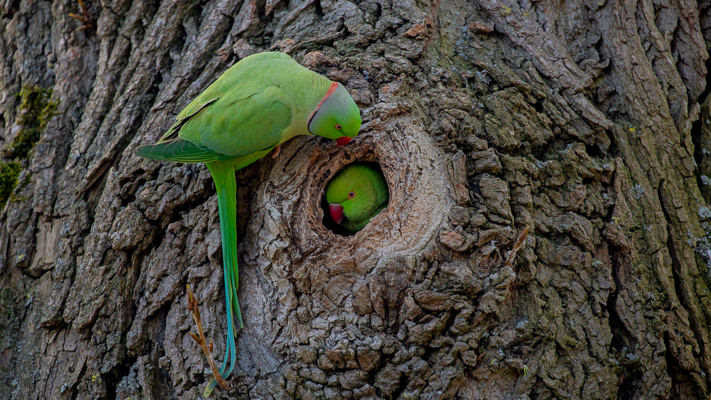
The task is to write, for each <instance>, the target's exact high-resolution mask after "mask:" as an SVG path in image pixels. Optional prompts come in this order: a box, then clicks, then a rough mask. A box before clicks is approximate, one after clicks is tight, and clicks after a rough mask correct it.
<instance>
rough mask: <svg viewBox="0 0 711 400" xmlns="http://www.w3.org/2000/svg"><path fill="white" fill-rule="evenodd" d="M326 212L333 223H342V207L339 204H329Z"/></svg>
mask: <svg viewBox="0 0 711 400" xmlns="http://www.w3.org/2000/svg"><path fill="white" fill-rule="evenodd" d="M328 212H329V213H330V214H331V218H333V221H334V222H335V223H337V224H340V223H341V222H343V207H342V206H341V205H340V204H329V205H328Z"/></svg>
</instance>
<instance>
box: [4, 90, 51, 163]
mask: <svg viewBox="0 0 711 400" xmlns="http://www.w3.org/2000/svg"><path fill="white" fill-rule="evenodd" d="M17 95H18V96H19V97H20V112H19V117H18V118H17V124H18V125H19V126H20V131H19V132H18V133H17V136H15V139H14V140H13V141H12V143H11V144H10V148H9V151H8V155H9V156H10V157H16V158H20V159H23V158H27V156H28V154H29V153H30V150H32V147H33V146H34V145H35V143H37V141H38V140H39V138H40V134H41V133H42V132H43V131H44V129H45V128H46V127H47V122H49V120H50V118H52V117H53V116H55V115H57V105H58V103H57V102H56V101H51V98H52V89H45V88H41V87H38V86H24V87H23V88H22V90H20V93H18V94H17Z"/></svg>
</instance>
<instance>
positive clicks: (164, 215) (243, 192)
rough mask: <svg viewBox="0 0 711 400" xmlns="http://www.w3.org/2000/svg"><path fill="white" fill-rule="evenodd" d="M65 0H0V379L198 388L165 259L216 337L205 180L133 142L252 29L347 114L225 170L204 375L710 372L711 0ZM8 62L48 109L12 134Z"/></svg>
mask: <svg viewBox="0 0 711 400" xmlns="http://www.w3.org/2000/svg"><path fill="white" fill-rule="evenodd" d="M84 4H85V5H86V14H85V15H87V16H88V17H89V19H87V20H85V21H84V22H81V21H79V20H77V19H76V18H73V17H71V16H70V15H69V14H70V13H74V14H82V10H81V8H80V4H79V2H76V1H73V0H57V1H53V2H48V1H19V0H3V1H2V2H1V4H0V18H1V21H2V22H1V24H0V33H1V34H0V115H1V118H0V132H2V134H1V135H0V147H1V148H2V149H3V153H2V154H3V156H2V162H3V163H5V165H10V164H11V163H15V164H13V165H19V166H20V169H21V171H20V173H19V176H17V177H16V178H15V179H14V180H13V181H12V182H10V179H9V178H7V177H5V178H2V179H5V182H4V183H3V182H0V183H3V184H5V183H8V182H10V183H9V185H10V187H14V189H13V191H12V194H11V195H10V196H9V200H8V201H7V203H6V204H4V205H3V208H2V212H1V214H0V223H1V226H0V327H1V329H2V332H1V334H0V398H10V399H65V398H66V399H114V398H115V399H129V398H130V399H139V398H143V399H173V398H175V399H195V398H198V397H200V396H201V394H202V390H203V388H204V386H205V384H206V383H207V380H208V379H209V377H210V373H209V370H208V369H207V363H206V361H205V359H204V357H203V355H202V353H201V351H200V348H199V347H198V346H197V345H196V344H195V343H194V342H193V340H192V339H191V337H190V335H189V333H190V332H191V331H194V324H193V322H192V319H191V316H190V314H189V312H188V311H187V308H186V297H185V286H186V284H189V285H190V286H191V287H192V288H193V290H194V291H195V293H196V295H197V298H198V299H199V301H200V310H201V314H202V316H203V323H204V325H205V327H206V331H207V336H208V337H209V338H211V339H212V340H213V341H214V346H215V351H214V352H215V354H217V356H218V359H219V360H220V361H221V357H222V354H223V351H224V335H225V332H226V326H225V315H224V313H225V311H224V289H223V284H222V268H221V262H222V260H221V252H220V235H219V224H218V217H217V201H216V196H215V194H214V187H213V184H212V181H211V179H210V176H209V174H208V172H207V169H206V168H205V167H204V166H203V165H186V164H173V163H159V162H155V161H146V160H143V159H141V158H139V157H138V156H136V155H134V153H133V151H134V150H135V149H136V147H137V146H138V145H140V144H145V143H149V142H152V141H154V140H155V139H156V138H158V137H159V135H160V134H161V133H162V132H163V131H164V130H165V129H166V128H167V127H168V126H170V124H171V121H172V120H173V119H174V117H175V116H176V114H177V113H178V112H179V111H180V110H181V109H182V107H184V106H185V105H186V104H187V103H188V102H189V101H190V100H191V99H192V98H193V97H194V96H196V95H197V94H198V93H199V92H200V91H201V90H202V89H204V88H205V87H207V85H208V84H209V83H211V82H212V81H213V80H214V79H216V78H217V77H218V76H219V75H220V74H221V73H222V72H223V71H224V70H226V69H227V68H228V67H229V66H230V65H232V64H233V63H234V62H236V61H237V60H239V59H240V58H243V57H245V56H247V55H249V54H251V53H253V52H257V51H265V50H280V51H285V52H288V53H290V54H291V55H292V56H293V57H295V58H296V59H297V60H298V61H299V62H301V63H302V64H304V65H306V66H307V67H309V68H311V69H313V70H315V71H318V72H320V73H323V74H324V75H326V76H328V77H329V78H331V79H333V80H336V81H339V82H342V83H343V84H344V85H346V87H347V88H348V89H349V90H350V91H351V93H352V95H353V97H354V98H355V99H356V101H357V103H358V104H359V106H360V107H361V110H362V113H363V119H364V124H363V129H362V132H361V136H359V137H358V138H357V140H355V141H353V142H352V143H351V144H349V145H348V146H346V147H344V148H338V147H336V146H335V144H334V143H331V142H328V141H326V140H322V139H319V138H316V137H301V138H298V139H295V140H293V141H291V142H289V143H288V144H286V145H285V146H284V147H283V148H282V151H281V154H280V155H279V156H278V157H277V158H276V159H272V158H271V157H267V158H265V159H263V160H261V161H259V162H257V163H255V164H254V165H252V166H250V167H248V168H246V169H245V170H243V171H240V172H239V173H238V182H239V189H238V215H239V217H238V237H239V238H240V242H239V250H240V251H239V254H240V278H241V281H240V293H239V297H240V303H241V304H242V306H243V312H244V316H245V324H246V327H245V329H244V330H242V331H240V332H239V338H238V348H239V353H238V366H237V368H236V371H235V373H234V374H233V376H232V377H231V378H230V383H231V384H232V389H231V390H230V391H220V390H216V391H215V393H214V395H213V397H214V398H218V399H219V398H250V399H283V398H303V399H318V398H328V399H335V398H344V399H351V398H354V399H359V398H383V399H416V398H420V399H453V398H460V399H549V398H560V399H616V398H617V399H656V398H659V399H668V398H675V399H692V398H696V399H702V398H710V397H711V334H710V333H709V328H710V327H711V293H710V292H709V282H710V281H711V278H710V277H711V275H710V274H711V210H710V209H709V208H708V206H707V203H708V202H709V201H710V200H711V96H710V95H709V92H710V91H709V85H708V83H707V80H706V78H707V64H706V62H707V59H708V53H707V46H708V45H709V43H711V2H709V1H702V2H701V3H700V4H697V3H696V2H695V1H693V0H692V1H686V0H679V1H665V0H655V1H650V0H640V1H624V0H622V1H612V0H608V1H606V0H602V1H585V2H584V1H580V0H574V1H569V2H532V1H528V0H522V1H502V2H499V1H491V0H421V1H410V0H394V1H390V0H372V1H371V0H367V1H361V2H351V1H346V0H316V1H314V0H301V1H288V0H266V1H261V0H244V1H241V0H218V1H153V2H148V1H143V0H120V1H115V2H110V1H90V0H85V1H84ZM82 24H84V26H83V28H85V29H78V28H80V27H82ZM28 88H47V89H51V93H52V95H51V101H52V102H55V103H56V105H57V107H56V110H55V112H53V113H51V114H50V115H48V116H47V117H48V120H47V121H46V126H44V125H42V124H39V125H37V126H40V127H41V132H40V135H39V140H38V141H37V142H36V143H35V144H34V147H33V149H32V151H31V152H29V153H28V154H27V155H26V156H18V153H16V152H15V153H13V151H11V150H10V149H11V148H12V146H13V143H17V141H18V140H20V139H21V136H22V134H23V132H25V130H26V126H25V125H26V124H27V122H26V121H25V122H23V121H24V120H23V118H22V116H23V115H30V114H27V113H29V112H30V109H29V107H30V106H29V105H27V104H25V103H24V102H23V97H22V95H19V96H18V95H17V94H18V93H21V92H23V90H24V91H25V92H27V90H29V89H28ZM356 160H367V161H375V162H378V163H379V164H380V166H381V168H382V170H383V172H384V174H385V176H386V178H387V181H388V185H389V188H390V194H391V198H390V202H389V205H388V207H387V208H386V209H385V210H384V211H383V212H382V213H381V214H380V215H378V216H377V217H375V218H374V219H373V220H372V221H371V222H370V223H369V224H368V225H367V226H366V227H365V228H364V229H363V230H362V231H360V232H358V233H357V234H355V235H352V236H340V235H338V234H336V233H333V232H331V231H330V230H329V229H328V228H326V227H325V226H324V224H323V210H322V208H321V199H322V195H323V191H324V188H325V185H326V183H327V181H328V180H329V178H330V177H332V176H333V174H334V173H335V172H337V171H338V170H339V169H340V168H341V167H343V166H344V165H346V164H348V163H350V162H353V161H356ZM9 170H10V169H6V171H9ZM6 175H7V174H6ZM0 176H4V175H0ZM526 227H528V228H529V232H528V236H527V237H525V240H523V242H522V243H521V244H522V245H521V247H520V249H519V250H518V252H516V251H514V249H515V248H516V243H517V237H518V236H519V234H520V233H521V232H522V231H524V230H525V229H526Z"/></svg>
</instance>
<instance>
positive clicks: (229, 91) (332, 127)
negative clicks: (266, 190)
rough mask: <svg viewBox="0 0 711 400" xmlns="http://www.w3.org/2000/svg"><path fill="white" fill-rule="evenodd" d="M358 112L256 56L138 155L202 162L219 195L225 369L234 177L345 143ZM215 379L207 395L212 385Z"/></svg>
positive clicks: (291, 64) (281, 59) (231, 346)
mask: <svg viewBox="0 0 711 400" xmlns="http://www.w3.org/2000/svg"><path fill="white" fill-rule="evenodd" d="M360 124H361V118H360V110H359V109H358V106H356V104H355V102H354V101H353V99H352V98H351V96H350V95H349V94H348V92H347V91H346V89H345V88H344V87H343V85H341V84H340V83H336V82H332V81H330V80H329V79H328V78H326V77H324V76H321V75H319V74H317V73H315V72H313V71H310V70H309V69H307V68H304V67H302V66H301V65H299V64H298V63H297V62H296V61H294V60H293V59H292V58H291V57H289V56H288V55H286V54H284V53H276V52H268V53H260V54H254V55H251V56H249V57H246V58H244V59H242V60H241V61H239V62H238V63H237V64H235V65H234V66H232V67H231V68H230V69H228V70H227V71H226V72H225V73H224V74H222V76H220V77H219V78H218V79H217V80H216V81H215V82H214V83H213V84H211V85H210V86H209V87H208V88H207V89H205V91H203V92H202V93H201V94H200V95H199V96H197V97H196V98H195V99H194V100H193V101H192V102H191V103H190V104H188V106H187V107H185V109H183V111H181V112H180V113H179V114H178V116H177V118H176V122H175V124H173V126H171V127H170V129H168V131H167V132H166V133H165V134H164V135H163V136H162V137H161V139H160V140H159V141H158V142H157V143H156V144H152V145H147V146H141V147H139V148H138V150H137V151H136V153H137V154H138V155H140V156H143V157H146V158H152V159H155V160H167V161H179V162H187V163H199V162H204V163H206V165H207V168H208V169H209V170H210V173H211V174H212V178H213V180H214V181H215V188H216V190H217V201H218V206H219V213H220V232H221V234H222V256H223V265H224V274H225V292H226V303H227V330H228V332H227V345H226V349H225V359H224V361H223V364H222V367H221V369H220V374H221V375H222V377H223V378H227V377H228V376H229V375H230V373H231V372H232V369H233V368H234V365H235V360H236V348H235V330H234V322H233V313H235V314H236V316H237V320H238V321H239V325H240V327H243V326H244V324H243V322H242V314H241V312H240V308H239V302H238V301H237V283H238V274H237V250H236V248H237V231H236V218H237V216H236V214H237V211H236V182H235V171H236V170H239V169H241V168H244V167H246V166H247V165H249V164H251V163H253V162H254V161H256V160H258V159H260V158H262V157H264V156H265V155H267V154H268V153H269V152H270V151H272V149H274V148H275V147H276V146H278V145H279V144H281V143H283V142H285V141H287V140H289V139H291V138H292V137H294V136H298V135H308V134H312V135H318V136H323V137H325V138H329V139H335V140H337V141H338V144H339V145H345V144H346V143H348V142H349V141H350V140H351V139H352V138H353V137H355V136H356V135H357V134H358V131H359V130H360ZM214 384H215V383H214V379H213V380H212V381H211V382H210V384H209V385H208V389H209V390H212V389H211V388H212V387H214Z"/></svg>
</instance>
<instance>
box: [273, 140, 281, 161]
mask: <svg viewBox="0 0 711 400" xmlns="http://www.w3.org/2000/svg"><path fill="white" fill-rule="evenodd" d="M279 153H281V145H280V144H278V145H276V147H275V148H274V152H273V153H272V160H276V158H277V157H279Z"/></svg>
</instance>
